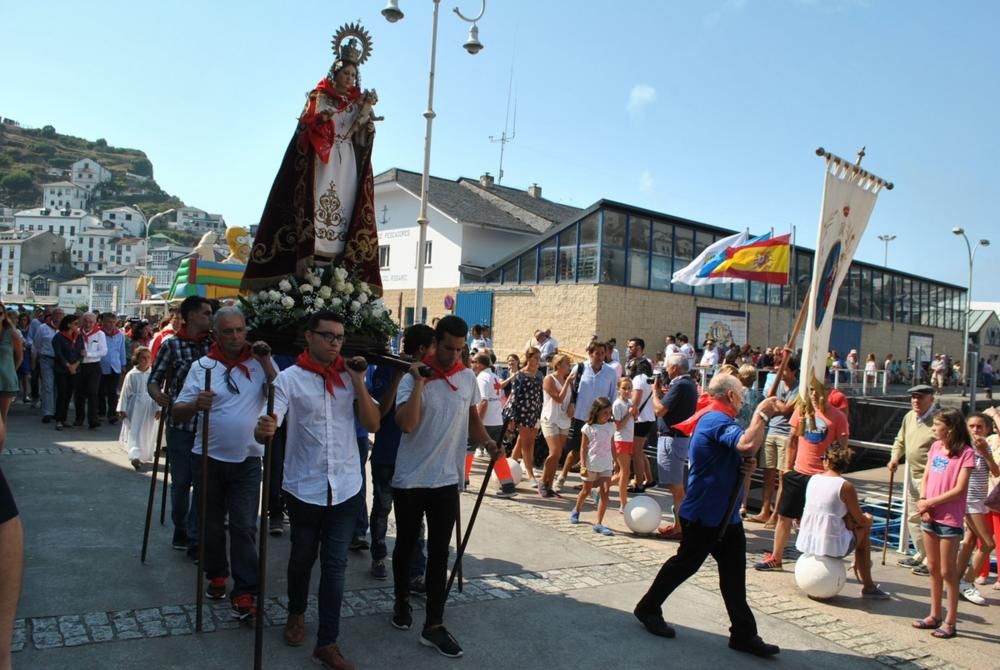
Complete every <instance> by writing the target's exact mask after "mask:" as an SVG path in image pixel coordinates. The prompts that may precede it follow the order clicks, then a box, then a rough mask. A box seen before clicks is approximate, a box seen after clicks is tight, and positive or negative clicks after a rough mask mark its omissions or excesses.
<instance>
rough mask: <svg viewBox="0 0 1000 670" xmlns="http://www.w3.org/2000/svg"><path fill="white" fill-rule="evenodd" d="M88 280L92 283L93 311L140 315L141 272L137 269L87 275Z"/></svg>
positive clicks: (91, 305)
mask: <svg viewBox="0 0 1000 670" xmlns="http://www.w3.org/2000/svg"><path fill="white" fill-rule="evenodd" d="M86 279H87V281H88V282H89V283H90V309H91V310H92V311H95V312H114V313H115V314H126V313H128V314H130V315H138V314H139V300H138V298H137V297H136V295H137V294H136V284H137V283H138V281H139V271H138V270H136V269H135V268H125V269H122V270H114V271H109V272H94V273H92V274H89V275H87V277H86Z"/></svg>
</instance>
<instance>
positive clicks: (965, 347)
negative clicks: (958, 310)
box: [951, 227, 990, 411]
mask: <svg viewBox="0 0 1000 670" xmlns="http://www.w3.org/2000/svg"><path fill="white" fill-rule="evenodd" d="M951 232H952V233H954V234H955V235H961V236H962V239H963V240H965V247H966V249H968V251H969V287H968V289H967V293H966V295H965V337H964V339H963V341H962V393H963V395H964V393H965V388H966V386H967V385H968V382H969V317H970V316H971V314H972V263H973V262H974V261H975V260H976V251H977V250H978V249H979V247H988V246H990V241H989V240H979V242H977V243H976V246H972V243H971V242H969V238H968V237H967V236H966V234H965V230H963V229H962V228H958V227H955V228H952V229H951ZM973 411H975V408H973Z"/></svg>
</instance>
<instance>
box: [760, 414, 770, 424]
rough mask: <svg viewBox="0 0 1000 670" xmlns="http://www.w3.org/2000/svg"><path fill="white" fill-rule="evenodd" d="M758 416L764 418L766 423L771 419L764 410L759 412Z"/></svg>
mask: <svg viewBox="0 0 1000 670" xmlns="http://www.w3.org/2000/svg"><path fill="white" fill-rule="evenodd" d="M757 416H759V417H760V418H762V419H764V423H767V422H768V421H770V420H771V417H769V416H768V415H767V414H764V412H757Z"/></svg>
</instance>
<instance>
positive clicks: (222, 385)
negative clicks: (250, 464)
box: [176, 356, 267, 463]
mask: <svg viewBox="0 0 1000 670" xmlns="http://www.w3.org/2000/svg"><path fill="white" fill-rule="evenodd" d="M243 365H245V366H246V368H247V370H249V371H250V379H247V376H246V375H245V374H243V371H242V370H240V369H239V368H238V367H234V368H233V369H232V370H231V371H230V372H229V378H230V380H232V383H233V384H235V385H236V388H238V389H239V390H240V392H239V393H233V392H232V391H230V390H229V385H228V384H226V374H225V372H226V366H225V365H223V364H222V363H220V362H219V361H217V360H215V359H212V358H209V357H208V356H202V357H201V358H199V359H198V360H197V361H195V362H194V363H193V364H192V365H191V369H190V370H189V371H188V374H187V377H185V378H184V386H183V387H182V388H181V392H180V393H179V394H178V395H177V400H176V402H194V401H195V399H197V397H198V394H199V393H201V392H202V391H204V390H205V368H212V392H213V393H215V398H214V399H213V400H212V411H211V413H210V414H209V420H208V457H209V458H211V459H213V460H216V461H223V462H225V463H242V462H243V461H245V460H246V459H248V458H251V457H253V456H263V455H264V445H262V444H260V443H259V442H257V440H255V439H254V437H253V430H254V427H255V426H256V424H257V418H258V417H259V416H260V415H261V414H263V413H264V410H265V408H266V406H267V398H266V397H265V396H264V383H265V382H266V381H267V375H266V374H265V373H264V368H263V367H261V365H260V363H258V362H257V361H256V360H254V359H252V358H251V359H250V360H248V361H246V362H245V363H243ZM202 366H204V367H202ZM203 424H204V421H199V422H198V428H197V430H196V431H195V436H194V449H192V450H191V451H192V452H193V453H196V454H201V445H202V436H201V430H202V425H203Z"/></svg>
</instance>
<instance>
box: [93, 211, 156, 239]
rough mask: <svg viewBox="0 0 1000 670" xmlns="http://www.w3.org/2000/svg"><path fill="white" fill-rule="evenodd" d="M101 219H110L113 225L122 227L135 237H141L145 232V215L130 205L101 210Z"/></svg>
mask: <svg viewBox="0 0 1000 670" xmlns="http://www.w3.org/2000/svg"><path fill="white" fill-rule="evenodd" d="M101 221H110V222H111V223H113V224H114V225H115V227H117V228H122V229H124V230H126V231H128V234H129V235H132V236H135V237H143V236H145V234H146V217H144V216H143V215H142V213H141V212H139V211H138V210H135V209H132V208H131V207H115V208H114V209H106V210H104V211H103V212H101Z"/></svg>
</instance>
